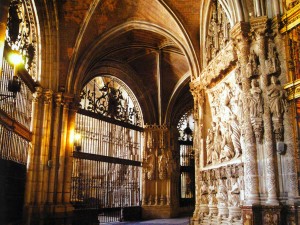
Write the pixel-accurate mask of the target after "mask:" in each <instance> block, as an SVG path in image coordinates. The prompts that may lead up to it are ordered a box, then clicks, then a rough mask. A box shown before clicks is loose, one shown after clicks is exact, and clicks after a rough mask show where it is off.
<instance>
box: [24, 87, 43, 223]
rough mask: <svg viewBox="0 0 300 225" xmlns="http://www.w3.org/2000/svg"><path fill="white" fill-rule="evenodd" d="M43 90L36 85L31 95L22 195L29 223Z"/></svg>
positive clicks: (33, 202)
mask: <svg viewBox="0 0 300 225" xmlns="http://www.w3.org/2000/svg"><path fill="white" fill-rule="evenodd" d="M42 93H43V90H42V88H41V87H36V91H35V92H34V93H33V95H32V97H33V98H32V118H34V119H32V120H31V130H32V131H33V135H32V141H31V144H32V148H30V149H29V152H28V160H27V175H26V186H25V196H24V219H25V221H26V224H30V215H31V214H32V211H33V210H32V207H33V205H34V204H35V192H36V176H37V165H38V161H39V157H38V152H39V151H38V149H39V140H40V133H39V132H38V130H39V129H38V128H39V124H40V121H41V120H40V117H39V114H40V113H39V112H40V111H39V110H40V109H39V102H40V99H41V96H42Z"/></svg>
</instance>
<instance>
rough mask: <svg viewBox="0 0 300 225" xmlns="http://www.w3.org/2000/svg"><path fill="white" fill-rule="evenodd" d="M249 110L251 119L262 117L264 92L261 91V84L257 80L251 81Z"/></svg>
mask: <svg viewBox="0 0 300 225" xmlns="http://www.w3.org/2000/svg"><path fill="white" fill-rule="evenodd" d="M249 109H250V117H251V118H257V117H259V118H261V117H262V114H263V100H262V90H261V89H260V87H259V83H258V81H257V80H256V79H253V80H252V81H251V89H250V97H249Z"/></svg>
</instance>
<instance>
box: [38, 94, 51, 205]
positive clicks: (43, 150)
mask: <svg viewBox="0 0 300 225" xmlns="http://www.w3.org/2000/svg"><path fill="white" fill-rule="evenodd" d="M52 94H53V92H52V91H51V90H45V91H44V93H43V100H44V102H43V103H44V104H43V118H42V135H41V145H40V160H39V165H38V184H37V190H36V195H37V204H38V205H40V204H43V203H45V199H46V195H47V193H48V185H47V183H48V170H47V161H48V156H49V134H50V128H51V117H50V114H51V108H52V107H51V103H52Z"/></svg>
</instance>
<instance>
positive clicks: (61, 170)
mask: <svg viewBox="0 0 300 225" xmlns="http://www.w3.org/2000/svg"><path fill="white" fill-rule="evenodd" d="M71 101H72V98H71V97H69V96H66V95H64V96H63V102H62V104H63V110H62V119H61V133H60V148H59V155H58V156H57V157H58V164H59V167H58V174H57V176H58V177H57V189H56V191H57V199H56V204H57V206H56V212H61V211H64V209H63V208H61V207H63V206H62V205H63V189H64V179H65V177H64V175H65V160H66V153H65V151H66V146H67V135H68V119H69V105H70V102H71Z"/></svg>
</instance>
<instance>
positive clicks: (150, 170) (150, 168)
mask: <svg viewBox="0 0 300 225" xmlns="http://www.w3.org/2000/svg"><path fill="white" fill-rule="evenodd" d="M146 163H147V166H146V171H147V178H148V180H153V179H154V171H155V155H154V152H153V151H152V150H151V149H149V153H148V156H147V159H146Z"/></svg>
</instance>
